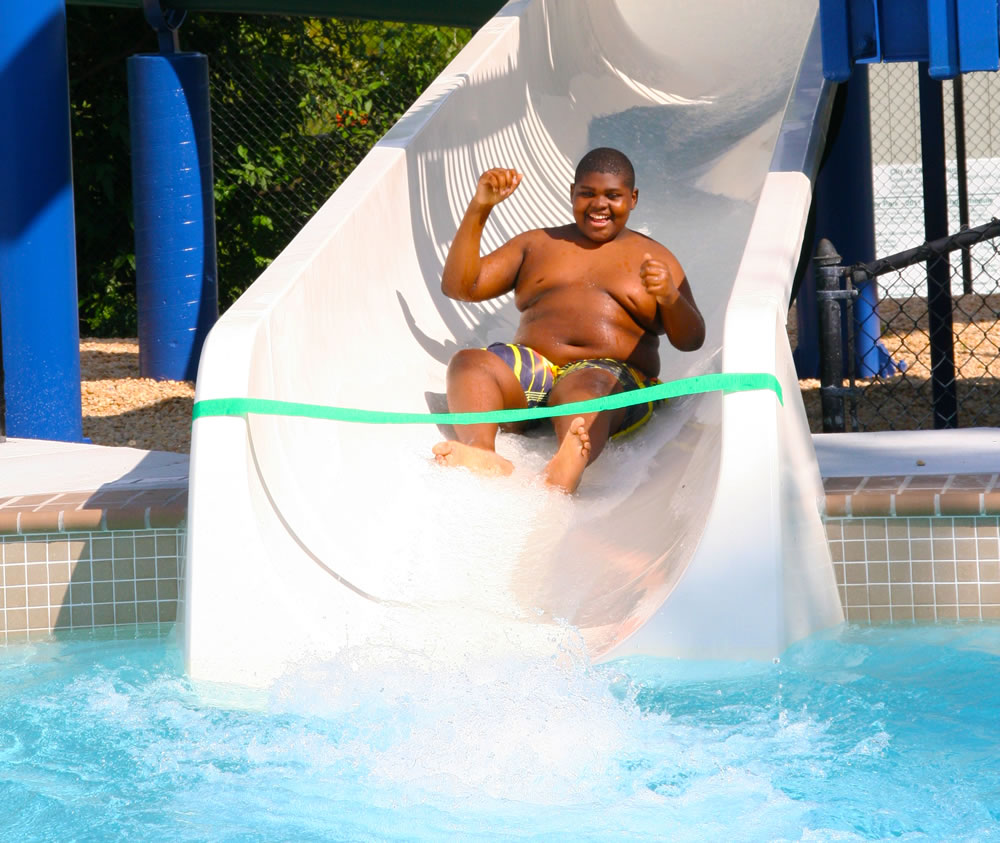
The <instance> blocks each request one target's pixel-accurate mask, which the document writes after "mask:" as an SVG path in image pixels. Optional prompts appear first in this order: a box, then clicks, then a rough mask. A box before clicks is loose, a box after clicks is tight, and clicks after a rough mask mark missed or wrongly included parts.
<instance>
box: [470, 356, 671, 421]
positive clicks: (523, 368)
mask: <svg viewBox="0 0 1000 843" xmlns="http://www.w3.org/2000/svg"><path fill="white" fill-rule="evenodd" d="M486 350H487V351H490V352H492V353H493V354H495V355H496V356H497V357H499V358H500V359H501V360H503V361H504V363H506V364H507V365H508V366H509V367H510V369H511V370H512V371H513V372H514V376H515V377H516V378H517V379H518V381H519V382H520V384H521V389H523V390H524V397H525V399H526V400H527V402H528V406H529V407H544V406H545V405H546V404H547V402H548V398H549V393H550V392H551V391H552V388H553V387H554V386H555V385H556V383H558V382H559V380H560V379H561V378H563V377H565V376H566V375H568V374H569V373H570V372H575V371H578V370H580V369H603V370H604V371H606V372H610V373H611V374H612V375H614V376H615V378H616V379H617V381H618V383H619V384H620V385H621V387H622V390H623V391H624V392H629V391H631V390H633V389H643V388H645V387H647V386H652V385H653V384H654V383H659V381H658V380H657V379H656V378H647V377H646V376H645V375H644V374H642V372H640V371H639V370H638V369H635V368H633V367H632V366H629V365H628V363H623V362H622V361H620V360H614V359H612V358H610V357H599V358H595V359H592V360H577V361H576V362H575V363H569V364H567V365H565V366H557V365H556V364H555V363H552V362H550V361H549V360H547V359H546V358H545V357H543V356H542V355H541V354H539V353H538V352H537V351H535V350H534V349H533V348H529V347H528V346H526V345H517V344H516V343H504V342H495V343H493V344H492V345H490V346H487V348H486ZM660 403H662V402H661V401H650V402H649V403H647V404H633V405H632V406H630V407H626V408H625V418H624V420H623V421H622V425H621V427H620V428H619V429H618V430H617V431H615V433H614V434H613V436H616V437H617V436H624V435H625V434H626V433H631V432H632V431H633V430H636V429H638V428H640V427H642V425H644V424H645V423H646V422H647V421H649V419H650V416H652V415H653V408H654V407H655V405H656V404H660Z"/></svg>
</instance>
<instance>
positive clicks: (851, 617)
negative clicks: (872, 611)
mask: <svg viewBox="0 0 1000 843" xmlns="http://www.w3.org/2000/svg"><path fill="white" fill-rule="evenodd" d="M847 620H848V621H850V622H851V623H870V622H871V618H870V617H869V616H868V607H867V606H848V607H847Z"/></svg>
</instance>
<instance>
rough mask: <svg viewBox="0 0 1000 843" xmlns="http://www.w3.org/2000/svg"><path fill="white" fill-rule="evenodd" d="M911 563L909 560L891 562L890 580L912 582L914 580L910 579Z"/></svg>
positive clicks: (893, 581) (892, 581)
mask: <svg viewBox="0 0 1000 843" xmlns="http://www.w3.org/2000/svg"><path fill="white" fill-rule="evenodd" d="M910 577H911V574H910V563H909V562H890V563H889V582H891V583H896V582H898V583H910V582H912V581H913V580H912V579H910Z"/></svg>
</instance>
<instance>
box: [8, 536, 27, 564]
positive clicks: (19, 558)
mask: <svg viewBox="0 0 1000 843" xmlns="http://www.w3.org/2000/svg"><path fill="white" fill-rule="evenodd" d="M3 561H4V562H5V563H11V562H24V561H25V552H24V542H23V541H20V540H18V541H11V542H4V543H3Z"/></svg>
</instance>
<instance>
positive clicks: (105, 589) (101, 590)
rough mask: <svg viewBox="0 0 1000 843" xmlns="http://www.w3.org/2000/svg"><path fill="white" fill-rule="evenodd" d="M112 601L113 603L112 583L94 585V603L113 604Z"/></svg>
mask: <svg viewBox="0 0 1000 843" xmlns="http://www.w3.org/2000/svg"><path fill="white" fill-rule="evenodd" d="M114 601H115V584H114V583H113V582H95V583H94V602H95V603H114Z"/></svg>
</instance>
